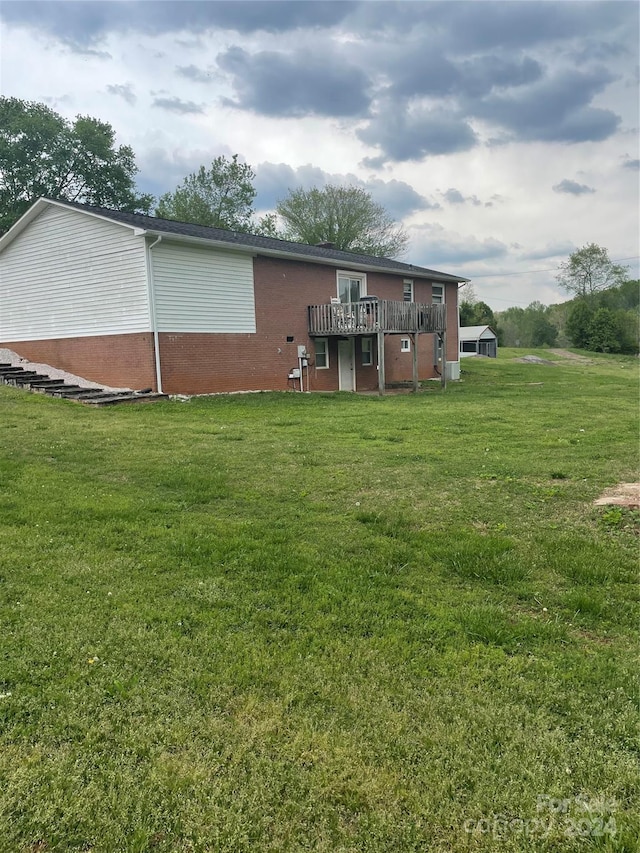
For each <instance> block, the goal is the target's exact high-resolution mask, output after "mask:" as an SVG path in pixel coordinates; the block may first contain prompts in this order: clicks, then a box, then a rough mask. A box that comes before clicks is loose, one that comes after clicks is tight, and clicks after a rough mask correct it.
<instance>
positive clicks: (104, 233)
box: [0, 207, 150, 341]
mask: <svg viewBox="0 0 640 853" xmlns="http://www.w3.org/2000/svg"><path fill="white" fill-rule="evenodd" d="M148 304H149V301H148V291H147V278H146V265H145V255H144V241H143V240H142V239H141V238H140V237H136V236H135V235H134V233H133V230H132V229H130V228H123V227H122V226H120V225H114V224H111V223H109V222H105V221H104V220H101V219H97V218H96V217H94V216H87V215H86V214H85V213H79V212H77V211H75V210H70V209H68V208H67V209H65V208H61V207H49V208H47V209H46V210H45V211H44V212H43V213H42V214H41V215H40V216H39V217H37V219H35V220H34V221H33V222H32V223H30V225H28V226H27V228H26V229H25V230H24V231H23V232H22V233H21V234H20V235H18V237H16V239H15V240H14V241H13V242H12V243H10V244H9V245H8V246H7V248H6V249H5V250H4V251H3V252H1V253H0V340H4V341H28V340H51V339H53V338H78V337H88V336H93V335H115V334H127V333H132V332H142V331H148V330H149V329H150V318H149V309H148Z"/></svg>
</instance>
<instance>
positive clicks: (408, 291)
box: [402, 278, 413, 302]
mask: <svg viewBox="0 0 640 853" xmlns="http://www.w3.org/2000/svg"><path fill="white" fill-rule="evenodd" d="M402 299H403V301H404V302H413V280H412V279H410V278H405V280H404V281H403V282H402Z"/></svg>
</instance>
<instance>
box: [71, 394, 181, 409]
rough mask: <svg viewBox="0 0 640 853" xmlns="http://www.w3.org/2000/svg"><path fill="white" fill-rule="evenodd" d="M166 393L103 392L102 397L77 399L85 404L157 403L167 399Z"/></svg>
mask: <svg viewBox="0 0 640 853" xmlns="http://www.w3.org/2000/svg"><path fill="white" fill-rule="evenodd" d="M168 399H169V396H168V395H167V394H154V393H151V394H105V396H104V397H100V398H98V397H96V398H95V399H93V400H92V399H85V400H82V399H81V400H79V402H80V403H84V404H85V405H87V406H113V405H116V404H118V403H157V402H159V401H160V400H168Z"/></svg>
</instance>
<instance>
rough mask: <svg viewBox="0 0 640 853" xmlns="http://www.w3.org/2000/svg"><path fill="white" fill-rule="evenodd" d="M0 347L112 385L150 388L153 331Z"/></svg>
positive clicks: (30, 342) (152, 373)
mask: <svg viewBox="0 0 640 853" xmlns="http://www.w3.org/2000/svg"><path fill="white" fill-rule="evenodd" d="M0 347H7V348H8V349H11V350H13V351H14V352H17V353H18V355H20V356H22V358H26V359H28V360H29V361H34V362H36V363H38V364H50V365H51V366H52V367H57V368H58V370H66V371H68V372H69V373H75V374H76V376H82V377H84V378H85V379H90V380H91V381H93V382H101V383H103V384H104V385H110V386H112V387H114V388H134V389H140V388H154V389H155V385H156V382H155V366H154V355H153V335H152V334H151V333H148V332H147V333H140V334H131V335H101V336H96V337H90V338H56V339H54V340H50V341H15V342H12V341H3V342H2V343H0Z"/></svg>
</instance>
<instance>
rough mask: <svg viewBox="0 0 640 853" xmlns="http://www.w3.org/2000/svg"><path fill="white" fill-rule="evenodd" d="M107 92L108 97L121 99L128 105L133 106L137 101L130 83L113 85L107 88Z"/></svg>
mask: <svg viewBox="0 0 640 853" xmlns="http://www.w3.org/2000/svg"><path fill="white" fill-rule="evenodd" d="M107 92H108V93H109V94H110V95H116V96H117V97H119V98H123V100H125V101H126V102H127V103H128V104H131V105H132V106H133V104H135V102H136V101H137V100H138V99H137V98H136V96H135V94H134V92H133V86H132V85H131V83H127V84H126V85H124V84H123V83H114V84H113V85H108V86H107Z"/></svg>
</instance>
